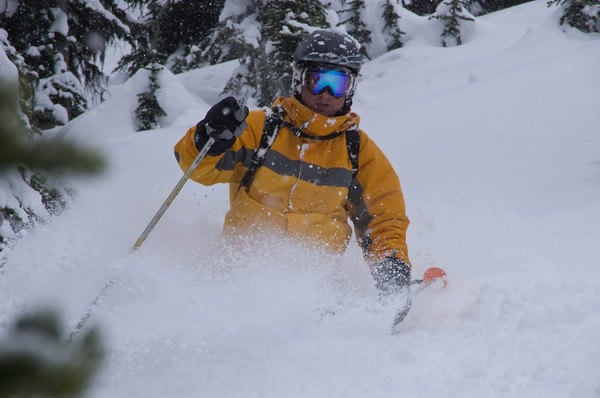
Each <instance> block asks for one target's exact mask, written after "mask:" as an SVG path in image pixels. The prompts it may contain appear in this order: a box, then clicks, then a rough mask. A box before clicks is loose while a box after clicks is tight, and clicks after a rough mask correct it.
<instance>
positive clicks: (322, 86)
mask: <svg viewBox="0 0 600 398" xmlns="http://www.w3.org/2000/svg"><path fill="white" fill-rule="evenodd" d="M352 80H353V77H352V75H351V74H348V73H345V72H342V71H340V70H335V69H321V68H311V69H307V70H306V72H305V74H304V85H305V86H306V88H308V89H309V90H310V92H311V93H313V94H314V95H318V94H321V93H322V92H323V91H325V90H329V93H330V94H331V95H333V96H334V97H336V98H341V97H343V96H344V95H345V94H346V92H347V91H348V89H349V88H350V87H351V86H352Z"/></svg>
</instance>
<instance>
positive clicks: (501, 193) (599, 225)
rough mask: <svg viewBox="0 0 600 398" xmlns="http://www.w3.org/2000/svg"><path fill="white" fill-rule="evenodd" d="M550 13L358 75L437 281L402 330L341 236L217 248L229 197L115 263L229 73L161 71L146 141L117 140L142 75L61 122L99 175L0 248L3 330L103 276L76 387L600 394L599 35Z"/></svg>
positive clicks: (189, 188)
mask: <svg viewBox="0 0 600 398" xmlns="http://www.w3.org/2000/svg"><path fill="white" fill-rule="evenodd" d="M557 20H558V14H557V10H556V9H548V8H546V6H545V1H536V2H533V3H529V4H525V5H522V6H519V7H514V8H511V9H508V10H504V11H501V12H498V13H494V14H492V15H488V16H485V17H481V18H479V19H478V21H477V24H476V26H475V28H474V29H475V32H474V35H473V36H472V38H471V39H470V40H467V42H466V44H465V45H463V46H460V47H455V48H440V47H436V46H434V45H433V43H432V40H433V39H432V38H431V37H426V35H423V36H420V37H417V36H415V37H413V38H412V40H411V41H410V42H409V43H408V44H407V45H406V47H405V48H403V49H399V50H396V51H394V52H391V53H388V54H385V55H384V56H381V57H379V58H377V59H375V60H373V61H371V62H369V63H368V64H366V65H365V67H364V70H363V77H362V80H361V82H360V84H359V89H358V94H357V97H356V101H355V110H356V111H357V112H358V113H359V114H360V115H361V117H362V127H363V128H364V129H365V130H366V131H367V132H368V133H369V134H370V135H371V136H372V137H373V138H374V139H375V140H376V141H377V142H378V143H379V145H380V146H381V147H382V148H383V149H384V150H385V152H386V153H387V154H388V156H389V158H390V159H391V161H392V163H393V165H394V167H395V168H396V170H397V172H398V174H399V175H400V178H401V180H402V183H403V188H404V192H405V196H406V201H407V207H408V213H409V216H410V218H411V220H412V224H411V227H410V229H409V247H410V249H411V257H412V261H413V264H414V269H415V271H414V274H415V276H418V275H419V273H421V272H423V270H424V269H425V268H427V267H429V266H432V265H437V266H441V267H443V268H445V269H446V271H447V272H448V275H449V286H448V287H447V289H445V290H438V289H432V290H429V291H424V292H422V294H420V295H418V296H416V297H415V300H414V306H413V309H412V312H411V313H410V314H409V316H408V318H407V319H406V321H405V323H404V324H403V326H402V328H401V331H400V333H399V334H396V335H392V334H391V333H390V323H391V320H392V318H393V312H394V306H393V305H384V304H381V303H379V302H378V301H377V300H376V293H375V290H374V288H373V286H372V283H371V280H370V275H369V273H368V270H367V268H366V265H364V263H363V262H362V259H361V256H360V252H359V249H358V248H357V247H356V246H355V245H353V246H351V247H350V249H349V250H348V252H347V253H346V255H345V256H344V257H343V258H342V259H341V260H340V261H333V260H331V259H324V258H320V257H319V256H317V255H315V254H313V253H308V252H305V251H303V250H301V249H299V248H295V247H292V246H291V245H290V244H287V243H283V242H277V241H275V240H269V241H267V242H263V243H256V244H255V245H253V246H252V247H248V248H246V249H245V250H243V251H241V252H240V251H239V250H238V251H236V252H233V253H232V252H231V250H228V248H227V247H222V246H220V245H219V243H218V239H219V232H220V228H221V223H222V219H223V216H224V214H225V211H226V209H227V206H228V205H227V198H228V196H227V189H226V187H224V186H215V187H203V186H200V185H198V184H194V183H188V184H187V185H186V186H185V187H184V189H183V190H182V192H181V193H180V194H179V196H178V197H177V199H176V200H175V202H174V203H173V204H172V205H171V207H170V208H169V210H168V211H167V213H166V214H165V216H164V217H163V219H162V220H161V221H160V223H159V224H158V226H157V227H156V228H155V230H154V231H153V232H152V234H151V235H150V237H149V238H148V240H147V241H146V242H145V244H144V246H143V247H142V249H141V250H139V251H138V252H136V253H134V254H129V249H130V247H131V246H132V244H133V242H134V241H135V239H136V238H137V237H138V236H139V234H140V233H141V232H142V230H143V228H144V227H145V226H146V224H147V223H148V222H149V221H150V219H151V217H152V216H153V215H154V214H155V212H156V211H157V210H158V208H159V206H160V205H161V203H162V202H163V200H164V199H165V198H166V197H167V195H168V194H169V192H170V191H171V189H172V188H173V187H174V186H175V184H176V183H177V181H178V180H179V178H180V177H181V171H180V170H179V168H178V166H177V165H176V163H175V160H174V157H173V153H172V147H173V145H174V144H175V142H176V141H177V140H178V139H179V137H180V136H181V135H183V133H184V132H185V130H186V129H187V128H188V127H189V126H191V125H193V124H195V123H196V122H197V120H199V119H200V118H201V117H202V116H203V115H204V113H205V112H206V111H207V109H208V107H209V106H210V104H211V103H212V102H214V101H215V100H216V98H217V97H218V93H219V91H220V88H221V87H222V85H223V84H224V82H225V80H226V78H227V77H228V75H229V73H230V72H231V69H232V68H233V67H234V65H233V64H231V63H229V64H224V65H219V66H215V67H210V68H206V69H203V70H198V71H194V72H189V73H186V74H183V75H179V76H173V75H170V76H164V78H163V80H162V82H161V84H162V86H163V90H162V92H161V99H162V100H163V103H164V104H166V105H165V108H166V110H167V111H168V113H169V118H168V119H167V120H165V128H163V129H158V130H153V131H149V132H142V133H136V132H134V129H133V120H132V111H133V109H134V108H135V106H136V103H135V102H136V96H135V93H136V90H139V88H140V87H139V85H141V84H143V83H142V80H141V79H132V80H130V81H129V82H128V83H126V84H124V85H121V86H116V87H114V88H113V90H112V98H111V99H110V100H108V101H107V102H105V103H103V104H101V105H100V106H98V107H97V108H96V109H94V110H93V111H91V112H89V113H87V114H86V115H84V116H82V117H80V118H79V119H77V120H75V121H73V122H72V123H71V124H70V125H69V126H68V129H66V134H67V135H69V136H71V137H76V138H77V139H80V140H83V141H86V142H88V143H90V144H92V145H95V146H98V147H99V148H101V149H102V150H103V152H104V153H106V155H107V157H108V158H109V160H110V169H109V170H108V172H107V173H106V174H105V175H104V176H102V177H101V178H98V179H96V180H93V181H80V182H78V183H77V188H78V192H79V195H78V197H77V200H76V201H75V203H73V205H72V208H71V209H70V210H69V211H67V212H66V213H65V214H64V215H62V216H60V217H59V218H56V219H54V220H53V221H52V222H51V223H50V224H48V225H45V226H42V227H40V228H38V229H36V230H35V231H33V232H31V233H30V234H29V235H28V236H26V237H25V238H23V239H22V240H20V241H19V242H18V244H17V245H16V247H14V248H13V249H12V250H11V251H10V252H9V253H8V263H7V264H6V266H5V267H4V269H3V273H2V274H0V319H2V320H4V321H3V322H0V325H2V327H5V326H6V322H5V321H6V320H7V319H9V318H12V317H14V316H15V314H16V313H19V312H21V311H25V310H27V309H29V308H35V307H37V306H38V305H40V304H41V303H43V304H54V305H56V306H58V307H59V308H60V309H62V310H63V312H64V314H65V318H66V319H65V322H68V323H69V325H70V326H71V325H74V324H75V323H76V322H77V320H78V319H79V317H80V316H81V314H82V313H83V312H84V311H85V309H86V308H87V306H88V305H89V304H90V302H91V300H92V299H93V298H94V297H95V296H96V294H97V293H98V291H99V290H100V289H101V288H102V286H103V285H104V283H105V282H106V281H107V280H108V279H109V278H111V277H114V278H115V280H116V284H115V285H114V287H113V288H112V289H111V290H110V291H109V293H108V294H107V295H106V296H105V297H104V298H103V299H102V301H101V302H100V304H99V307H98V308H97V309H96V311H95V312H94V316H93V317H92V323H94V324H98V325H100V327H101V330H102V331H103V334H104V336H105V342H106V346H107V350H108V355H107V358H106V361H105V364H104V365H105V366H104V368H103V370H102V372H101V374H100V375H99V377H98V379H97V383H96V385H95V386H94V388H93V389H92V391H91V393H90V395H91V396H92V397H142V396H143V397H363V396H368V397H395V396H403V397H436V398H441V397H453V398H455V397H477V398H480V397H545V398H549V397H561V398H563V397H578V398H579V397H599V396H600V373H599V371H598V369H600V339H599V337H600V332H599V331H600V315H599V312H598V308H600V255H598V248H599V247H600V111H599V110H598V101H599V94H600V36H599V35H583V34H581V33H578V32H576V31H571V30H569V31H567V32H563V30H562V28H560V27H559V26H558V22H557ZM406 23H410V24H413V29H412V31H416V30H418V29H417V28H418V26H417V25H418V24H419V23H424V22H423V20H417V19H415V18H413V19H407V21H406ZM436 40H437V39H436Z"/></svg>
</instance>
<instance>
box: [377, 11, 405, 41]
mask: <svg viewBox="0 0 600 398" xmlns="http://www.w3.org/2000/svg"><path fill="white" fill-rule="evenodd" d="M382 8H383V14H382V15H381V16H382V18H383V21H384V25H383V34H384V38H385V41H386V47H387V50H388V51H391V50H395V49H397V48H400V47H402V45H403V43H402V35H404V34H405V33H404V32H403V31H402V30H400V26H399V21H400V15H398V13H397V12H396V8H395V7H394V3H393V1H392V0H385V3H383V4H382Z"/></svg>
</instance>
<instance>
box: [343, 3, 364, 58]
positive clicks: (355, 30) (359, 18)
mask: <svg viewBox="0 0 600 398" xmlns="http://www.w3.org/2000/svg"><path fill="white" fill-rule="evenodd" d="M342 4H343V5H345V4H346V1H342ZM364 10H365V2H364V0H349V1H348V7H347V8H344V9H342V10H340V11H339V12H338V14H341V15H345V16H346V19H343V20H342V21H341V22H339V23H338V26H340V25H343V26H345V27H346V31H347V32H348V33H349V34H350V35H351V36H353V37H354V38H355V39H356V40H358V42H359V43H360V44H361V47H360V51H361V52H362V55H363V57H364V58H366V59H370V58H369V54H368V52H367V46H368V45H369V44H370V43H371V32H370V31H369V29H367V25H366V24H365V23H364V22H363V13H364Z"/></svg>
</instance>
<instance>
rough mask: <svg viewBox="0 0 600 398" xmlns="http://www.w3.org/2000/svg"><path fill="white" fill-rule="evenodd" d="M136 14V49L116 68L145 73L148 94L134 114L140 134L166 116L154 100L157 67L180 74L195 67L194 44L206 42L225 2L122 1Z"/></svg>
mask: <svg viewBox="0 0 600 398" xmlns="http://www.w3.org/2000/svg"><path fill="white" fill-rule="evenodd" d="M123 1H125V2H127V3H128V4H129V5H130V6H132V7H134V8H135V9H137V10H139V14H140V15H141V18H140V20H139V21H136V23H134V24H133V25H132V40H133V42H134V43H135V45H134V46H133V48H132V51H131V52H130V53H129V54H126V55H125V56H123V57H122V58H121V60H120V61H119V63H118V66H117V68H118V69H120V70H124V71H127V72H128V74H129V75H134V74H135V73H136V72H138V71H140V70H142V69H148V70H150V71H151V73H150V74H149V75H148V78H149V82H148V90H147V91H145V92H143V93H140V94H139V95H138V99H139V101H138V104H139V106H138V108H137V109H136V111H135V114H136V119H137V122H138V129H139V130H147V129H149V128H154V127H156V126H157V121H158V119H159V118H160V117H162V116H166V114H165V112H164V110H163V109H162V107H161V106H160V103H159V101H158V99H157V97H156V91H157V90H158V89H159V88H160V86H159V84H158V79H157V74H158V69H157V68H160V67H159V65H163V66H167V67H171V68H172V69H173V70H174V71H175V72H183V71H185V70H189V69H191V68H193V67H197V66H199V65H200V64H201V62H195V61H197V59H196V58H195V57H196V55H197V53H196V52H195V51H196V50H197V48H198V47H197V46H196V44H198V43H201V42H202V41H203V40H206V38H207V36H208V33H209V31H210V29H211V28H212V27H213V26H214V25H215V24H216V23H217V21H218V15H219V12H220V10H221V9H222V7H223V1H224V0H213V1H201V2H199V1H193V0H123Z"/></svg>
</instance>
